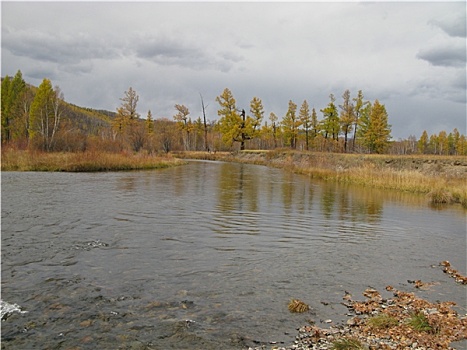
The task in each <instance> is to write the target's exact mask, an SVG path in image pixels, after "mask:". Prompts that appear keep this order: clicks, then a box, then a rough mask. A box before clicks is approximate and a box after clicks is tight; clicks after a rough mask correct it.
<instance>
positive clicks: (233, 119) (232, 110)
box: [216, 88, 264, 150]
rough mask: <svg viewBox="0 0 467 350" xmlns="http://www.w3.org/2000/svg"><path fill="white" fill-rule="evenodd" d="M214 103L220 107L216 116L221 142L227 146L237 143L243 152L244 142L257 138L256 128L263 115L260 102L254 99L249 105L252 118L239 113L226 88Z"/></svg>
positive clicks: (243, 111) (242, 111)
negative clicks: (218, 117) (217, 117)
mask: <svg viewBox="0 0 467 350" xmlns="http://www.w3.org/2000/svg"><path fill="white" fill-rule="evenodd" d="M216 101H217V102H218V103H219V105H220V109H219V110H218V111H217V114H218V115H219V116H220V117H221V118H220V119H219V127H220V131H221V133H222V139H223V141H224V142H225V143H226V144H228V145H229V146H231V145H232V144H233V142H239V143H240V150H244V149H245V142H246V141H247V140H251V139H252V138H254V137H256V136H257V131H258V129H257V128H258V127H259V125H260V124H261V120H262V117H263V114H264V112H263V106H262V102H261V100H260V99H259V98H257V97H254V98H253V100H252V101H251V103H250V111H251V112H252V113H253V117H250V116H246V112H245V110H244V109H242V110H241V112H240V113H239V110H238V109H237V107H236V101H235V99H234V97H233V95H232V92H231V91H230V90H229V89H227V88H226V89H224V91H223V92H222V94H221V95H220V96H218V97H216Z"/></svg>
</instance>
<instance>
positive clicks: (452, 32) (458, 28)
mask: <svg viewBox="0 0 467 350" xmlns="http://www.w3.org/2000/svg"><path fill="white" fill-rule="evenodd" d="M429 23H430V24H433V25H435V26H437V27H439V28H441V29H442V30H443V31H444V32H445V33H446V34H448V35H449V36H452V37H459V38H465V37H466V36H467V30H466V8H465V3H464V8H463V9H461V11H460V12H459V13H458V14H457V15H456V16H455V17H454V16H453V17H448V18H443V19H441V20H437V19H434V20H431V21H429Z"/></svg>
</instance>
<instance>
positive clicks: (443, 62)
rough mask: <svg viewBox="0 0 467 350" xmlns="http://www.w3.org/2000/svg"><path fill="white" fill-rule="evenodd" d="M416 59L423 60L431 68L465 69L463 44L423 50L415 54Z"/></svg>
mask: <svg viewBox="0 0 467 350" xmlns="http://www.w3.org/2000/svg"><path fill="white" fill-rule="evenodd" d="M417 58H419V59H422V60H425V61H427V62H429V63H430V64H432V65H433V66H443V67H456V68H462V67H464V68H465V65H466V51H465V42H464V45H453V46H448V47H433V48H429V49H424V50H421V51H420V52H419V53H418V54H417Z"/></svg>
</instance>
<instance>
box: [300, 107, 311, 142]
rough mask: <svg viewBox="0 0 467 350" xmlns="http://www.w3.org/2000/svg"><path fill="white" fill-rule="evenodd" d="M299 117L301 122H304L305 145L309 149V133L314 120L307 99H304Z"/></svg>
mask: <svg viewBox="0 0 467 350" xmlns="http://www.w3.org/2000/svg"><path fill="white" fill-rule="evenodd" d="M299 118H300V122H301V123H302V126H303V128H304V129H305V145H306V146H305V147H306V150H307V151H308V150H309V149H310V147H309V133H310V129H311V127H312V123H311V122H312V120H311V115H310V106H309V105H308V102H307V101H306V100H304V101H303V103H302V106H301V107H300V112H299Z"/></svg>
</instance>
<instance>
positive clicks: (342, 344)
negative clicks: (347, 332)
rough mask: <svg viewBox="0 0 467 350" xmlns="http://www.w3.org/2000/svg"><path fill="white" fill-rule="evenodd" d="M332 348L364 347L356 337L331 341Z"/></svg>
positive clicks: (349, 348)
mask: <svg viewBox="0 0 467 350" xmlns="http://www.w3.org/2000/svg"><path fill="white" fill-rule="evenodd" d="M331 349H333V350H362V349H364V347H363V345H362V343H361V342H360V340H358V339H356V338H342V339H338V340H335V341H333V343H332V348H331Z"/></svg>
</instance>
